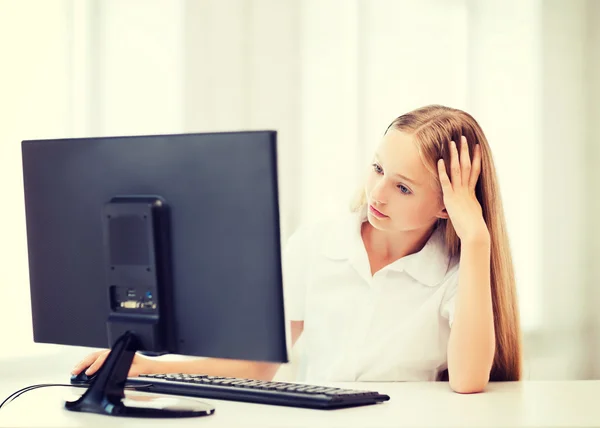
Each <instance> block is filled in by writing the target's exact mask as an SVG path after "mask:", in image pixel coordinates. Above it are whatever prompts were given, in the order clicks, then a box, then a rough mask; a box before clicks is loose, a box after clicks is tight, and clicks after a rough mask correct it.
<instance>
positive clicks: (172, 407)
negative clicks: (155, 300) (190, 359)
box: [65, 331, 215, 418]
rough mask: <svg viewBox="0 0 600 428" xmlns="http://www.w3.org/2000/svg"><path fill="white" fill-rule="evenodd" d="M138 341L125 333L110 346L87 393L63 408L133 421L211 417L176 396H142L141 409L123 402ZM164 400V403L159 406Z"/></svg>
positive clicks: (200, 405) (209, 409) (201, 406)
mask: <svg viewBox="0 0 600 428" xmlns="http://www.w3.org/2000/svg"><path fill="white" fill-rule="evenodd" d="M138 349H139V341H138V339H137V337H136V335H135V334H133V333H131V332H129V331H128V332H126V333H124V334H123V335H121V336H120V337H119V338H118V339H117V341H116V342H115V344H114V345H113V347H112V349H111V351H110V353H109V355H108V357H107V358H106V361H105V362H104V364H103V365H102V367H101V368H100V370H99V371H98V374H97V375H96V377H95V378H94V379H93V380H92V383H91V384H90V386H89V387H88V389H87V391H86V392H85V393H84V394H83V395H82V396H81V397H80V398H79V399H78V400H76V401H67V402H66V403H65V408H66V409H67V410H71V411H75V412H89V413H98V414H102V415H110V416H126V417H136V418H186V417H195V416H208V415H212V414H213V413H214V411H215V409H214V407H213V406H212V405H210V404H208V403H204V402H201V401H199V400H195V399H185V398H179V397H176V396H168V398H166V396H164V395H157V396H156V397H157V398H159V399H158V400H153V399H152V395H148V396H146V397H144V399H143V400H140V403H143V404H144V407H132V406H127V405H125V404H124V403H123V399H125V400H128V398H125V391H124V389H125V382H126V381H127V374H128V373H129V368H130V367H131V363H132V361H133V357H134V356H135V353H136V351H137V350H138ZM161 400H162V401H166V403H161Z"/></svg>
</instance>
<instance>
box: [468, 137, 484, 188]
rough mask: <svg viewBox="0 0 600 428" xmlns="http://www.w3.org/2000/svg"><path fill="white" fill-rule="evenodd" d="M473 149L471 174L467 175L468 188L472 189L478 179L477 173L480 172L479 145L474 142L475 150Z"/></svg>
mask: <svg viewBox="0 0 600 428" xmlns="http://www.w3.org/2000/svg"><path fill="white" fill-rule="evenodd" d="M473 151H474V154H473V165H472V167H471V176H470V177H469V189H471V190H473V191H474V190H475V186H476V185H477V180H479V174H480V173H481V146H480V145H479V144H475V150H473Z"/></svg>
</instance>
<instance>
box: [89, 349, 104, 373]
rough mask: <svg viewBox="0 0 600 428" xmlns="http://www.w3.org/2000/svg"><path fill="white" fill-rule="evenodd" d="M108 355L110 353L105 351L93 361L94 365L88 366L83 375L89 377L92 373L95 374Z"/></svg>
mask: <svg viewBox="0 0 600 428" xmlns="http://www.w3.org/2000/svg"><path fill="white" fill-rule="evenodd" d="M109 353H110V351H105V352H104V353H103V354H102V355H100V356H99V357H98V358H97V359H96V361H94V363H93V364H92V365H91V366H90V368H89V369H87V370H86V371H85V374H86V375H88V376H91V375H93V374H94V373H96V372H97V371H98V370H99V369H100V367H102V364H104V361H106V358H107V357H108V354H109Z"/></svg>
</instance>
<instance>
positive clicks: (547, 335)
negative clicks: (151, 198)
mask: <svg viewBox="0 0 600 428" xmlns="http://www.w3.org/2000/svg"><path fill="white" fill-rule="evenodd" d="M27 3H28V2H27V1H25V2H20V4H21V5H22V6H20V8H19V12H18V13H17V12H12V11H11V13H12V15H8V14H6V13H0V16H4V17H6V16H7V15H8V16H11V17H12V18H8V19H7V21H11V22H10V23H12V26H9V27H8V28H11V30H9V31H15V32H19V31H20V32H23V30H22V29H21V26H22V23H24V22H27V20H30V19H31V17H30V10H29V9H28V8H27ZM37 4H39V3H36V5H37ZM45 7H46V9H47V10H46V11H45V12H47V13H45V14H44V18H43V19H42V18H39V22H37V21H36V22H37V26H36V27H35V28H37V29H39V32H36V33H35V34H34V36H30V37H31V38H30V39H25V40H26V41H20V42H19V43H18V44H11V45H10V47H11V49H10V50H8V52H9V53H8V55H9V59H14V61H17V59H19V61H23V59H22V58H23V56H22V55H23V52H28V53H29V54H28V55H25V58H29V59H28V61H29V62H26V63H25V62H19V64H20V65H21V64H22V67H21V68H22V70H25V71H22V70H19V71H15V72H14V74H12V75H10V77H6V76H5V75H3V76H2V79H1V82H0V85H6V87H7V88H8V89H9V91H8V94H9V98H8V100H7V101H4V102H3V103H2V108H3V109H7V111H8V113H9V115H8V117H11V116H10V114H13V115H14V114H16V115H17V116H15V117H17V119H15V120H14V121H12V122H13V123H18V124H19V125H18V126H17V125H14V126H12V127H11V126H8V127H6V126H4V125H3V126H2V127H0V135H1V136H2V145H0V150H2V152H1V153H2V159H3V165H6V167H5V168H3V170H2V174H3V178H4V180H3V181H2V185H3V186H5V187H6V189H5V192H3V193H4V194H6V195H9V198H10V200H11V201H12V205H13V206H15V207H17V209H15V210H14V212H11V213H10V214H8V216H9V217H7V221H6V222H3V224H2V226H1V227H3V233H9V234H10V235H9V236H10V237H11V240H10V242H11V244H10V245H3V246H2V251H3V253H2V256H3V257H2V258H1V260H2V262H3V263H7V264H6V268H5V272H8V275H7V276H6V274H5V277H6V278H7V279H6V281H5V282H3V284H2V293H3V297H4V296H6V297H7V298H8V297H9V296H12V298H13V301H14V302H15V305H14V307H13V308H9V310H8V312H5V313H4V314H0V317H2V318H1V319H0V320H1V321H3V324H4V323H5V322H6V321H8V320H10V319H13V318H15V317H17V318H18V319H19V320H20V322H19V323H18V325H19V327H18V328H19V329H21V330H20V332H18V333H14V334H13V336H11V337H12V340H17V339H16V338H17V337H19V338H22V337H26V338H27V340H30V337H31V333H30V328H31V323H30V321H29V316H30V314H29V313H28V312H27V311H28V310H29V309H28V300H27V299H28V290H27V289H26V288H25V286H26V281H27V275H26V252H25V232H24V220H23V217H22V216H23V210H22V194H21V192H22V190H21V187H20V186H21V183H20V179H21V178H20V174H21V171H20V165H19V147H18V143H19V141H20V140H21V139H24V138H26V137H28V138H29V137H60V136H88V135H119V134H138V133H145V134H148V133H154V132H156V133H163V132H198V131H218V130H246V129H266V128H268V129H276V130H277V131H278V132H279V143H280V145H279V160H280V189H281V200H280V203H281V220H282V241H283V244H285V241H286V240H287V238H288V237H289V236H290V234H291V233H293V231H294V230H295V229H296V228H297V227H298V225H299V224H300V223H302V222H310V221H314V220H316V219H319V218H321V217H324V216H328V215H335V214H336V213H339V212H341V211H342V210H344V209H346V207H347V203H348V199H349V197H350V195H351V194H352V192H353V191H354V189H355V188H356V186H358V185H359V184H360V178H361V172H362V171H363V168H364V166H365V165H366V163H367V162H368V157H369V156H370V154H371V152H372V150H373V149H374V147H375V145H376V144H377V143H378V141H379V138H380V137H381V134H382V132H383V131H384V130H385V128H386V127H387V125H388V124H389V122H390V121H391V120H393V119H394V118H395V117H396V116H398V115H400V114H402V113H404V112H406V111H408V110H410V109H413V108H416V107H419V106H422V105H425V104H430V103H441V104H447V105H450V106H454V107H458V108H462V109H465V110H466V111H468V112H470V113H472V114H473V115H474V116H475V118H476V119H477V120H478V121H479V122H480V124H481V125H482V127H483V129H484V131H485V132H486V134H487V136H488V139H489V141H490V144H491V146H492V150H493V153H494V156H495V160H496V164H497V166H498V172H499V176H500V183H501V189H502V197H503V199H504V203H505V211H506V214H507V221H508V228H509V235H510V239H511V248H512V250H513V254H514V258H515V265H516V270H517V272H516V273H517V281H518V287H519V297H520V303H521V312H522V321H523V328H524V331H525V334H526V342H525V345H526V352H527V353H526V364H527V371H526V377H528V378H535V379H544V378H589V377H594V376H595V377H600V367H598V366H596V367H594V361H595V360H600V358H598V357H599V356H600V341H599V340H598V339H596V338H597V337H598V336H600V334H599V333H600V329H599V327H600V316H598V315H596V313H595V310H594V307H593V304H591V303H589V302H591V301H592V300H591V299H592V298H596V301H598V299H600V293H599V292H598V291H597V290H596V288H597V287H594V285H593V284H594V282H593V281H594V278H597V277H598V276H600V275H599V273H598V270H597V268H595V266H596V263H595V261H594V260H593V257H591V256H588V255H587V254H590V251H592V250H595V249H597V248H596V247H595V246H594V245H597V244H595V242H596V239H594V238H597V237H598V236H599V233H600V231H598V229H597V226H595V222H593V221H592V218H591V216H590V214H589V212H590V209H591V208H593V206H594V205H593V203H589V202H588V201H587V195H589V194H591V193H590V192H591V191H593V187H592V186H590V184H589V183H590V180H592V179H598V178H600V177H597V176H594V172H593V171H594V168H592V165H594V164H593V162H592V159H595V160H600V155H599V153H598V151H597V149H593V146H594V145H593V136H597V135H598V132H599V130H598V129H597V125H594V123H595V122H594V120H592V119H593V117H596V118H597V117H599V113H600V112H599V111H598V108H597V107H596V106H595V103H594V102H593V99H592V94H594V93H595V94H596V95H598V88H599V83H598V78H597V77H596V76H598V75H600V65H599V64H598V60H597V58H598V55H597V52H598V50H599V49H600V39H599V37H598V36H599V31H598V30H597V29H596V27H595V26H594V25H592V24H593V23H594V22H595V21H594V17H596V21H597V20H599V19H600V8H599V7H598V6H597V5H596V4H595V3H594V1H593V0H587V1H586V0H576V1H569V2H565V1H560V0H545V1H541V0H528V1H518V0H510V1H505V2H488V1H476V0H472V1H470V0H444V1H442V0H423V1H407V0H369V1H366V0H302V1H298V0H200V1H194V0H151V1H148V0H129V1H127V2H123V1H119V0H103V1H98V0H81V1H78V0H72V1H67V0H63V1H54V2H48V3H47V4H46V6H45ZM40 16H41V15H40ZM0 19H1V18H0ZM2 27H3V28H6V27H5V26H4V25H3V26H2ZM4 31H6V30H4ZM7 37H8V36H6V37H2V39H3V41H4V40H6V39H7ZM27 40H28V41H27ZM594 53H596V54H595V55H594ZM44 67H45V68H47V69H50V70H51V71H52V72H51V73H48V72H47V71H46V72H42V69H43V68H44ZM14 81H18V82H20V86H19V85H14V84H12V83H11V82H14ZM35 85H37V86H35ZM33 88H36V89H33ZM594 91H595V92H594ZM596 98H597V97H596ZM19 103H26V104H27V106H28V108H30V106H31V105H34V106H35V107H34V110H27V112H26V111H25V110H18V109H17V110H16V113H15V109H14V108H13V106H14V105H18V104H19ZM23 108H24V107H23ZM594 109H595V110H594ZM592 114H595V116H592ZM3 117H6V115H4V116H3ZM593 126H596V128H593ZM594 150H596V151H594ZM3 189H4V187H3ZM590 204H591V205H590ZM596 212H597V211H596ZM8 224H10V225H11V226H10V227H9V226H8ZM588 227H592V229H591V232H587V230H588ZM592 233H593V234H592ZM8 283H11V284H19V287H20V288H19V291H18V292H17V293H14V294H13V291H12V289H10V288H9V287H8V286H7V285H6V284H8ZM4 301H6V299H4ZM586 302H587V304H586ZM19 317H20V318H19ZM3 334H6V333H5V330H3ZM590 343H591V344H590Z"/></svg>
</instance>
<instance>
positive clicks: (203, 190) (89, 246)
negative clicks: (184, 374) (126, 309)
mask: <svg viewBox="0 0 600 428" xmlns="http://www.w3.org/2000/svg"><path fill="white" fill-rule="evenodd" d="M22 154H23V173H24V188H25V208H26V221H27V239H28V252H29V272H30V287H31V303H32V314H33V330H34V340H35V341H36V342H44V343H56V344H66V345H76V346H90V347H108V346H110V343H109V342H108V338H107V314H108V309H109V293H108V286H107V274H106V269H105V267H106V261H105V253H104V250H105V249H104V247H103V236H104V235H103V223H102V220H101V217H102V209H103V206H104V204H106V203H107V202H109V201H110V200H111V199H112V198H114V197H115V196H119V195H159V196H160V197H162V198H164V200H165V201H166V202H167V204H168V206H169V210H170V213H169V215H170V234H171V238H170V240H171V244H170V246H171V259H172V264H171V266H172V280H173V285H172V290H171V291H172V299H173V305H172V314H171V315H173V318H174V327H173V328H174V333H175V337H176V338H177V340H176V343H174V344H173V345H172V346H171V349H169V351H170V352H175V353H179V354H185V355H197V356H207V357H220V358H236V359H247V360H261V361H277V362H285V361H287V349H286V339H285V317H284V310H283V291H282V277H281V276H282V275H281V255H280V235H279V206H278V186H277V161H276V158H277V156H276V133H275V132H272V131H261V132H230V133H211V134H181V135H158V136H135V137H111V138H88V139H62V140H36V141H24V142H23V144H22ZM121 226H123V227H126V226H127V225H126V224H125V225H121ZM121 226H119V225H118V224H117V225H115V227H113V228H112V229H111V232H110V233H111V234H113V235H115V236H117V237H118V236H119V233H120V232H119V227H121ZM124 230H125V229H124ZM128 230H134V229H128ZM113 241H114V240H113ZM125 241H126V240H125ZM112 250H113V252H112V254H113V257H115V258H117V259H122V260H124V263H130V264H135V263H140V264H143V263H144V262H145V261H146V260H145V255H144V252H141V253H139V254H138V253H136V249H135V248H134V246H131V248H127V243H126V242H122V243H121V244H120V247H119V248H112ZM113 262H114V261H113ZM117 262H118V260H117Z"/></svg>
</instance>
